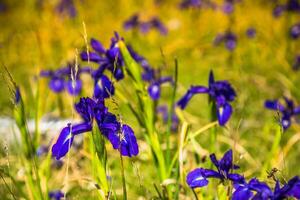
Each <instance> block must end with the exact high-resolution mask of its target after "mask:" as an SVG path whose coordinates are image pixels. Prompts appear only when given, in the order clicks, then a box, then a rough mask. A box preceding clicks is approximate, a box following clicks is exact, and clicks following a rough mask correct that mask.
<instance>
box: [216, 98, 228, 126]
mask: <svg viewBox="0 0 300 200" xmlns="http://www.w3.org/2000/svg"><path fill="white" fill-rule="evenodd" d="M231 114H232V108H231V105H230V104H229V103H225V104H224V106H217V117H218V121H219V124H220V125H221V126H224V125H225V124H226V122H227V121H228V120H229V118H230V116H231Z"/></svg>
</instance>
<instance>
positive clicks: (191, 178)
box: [186, 150, 244, 188]
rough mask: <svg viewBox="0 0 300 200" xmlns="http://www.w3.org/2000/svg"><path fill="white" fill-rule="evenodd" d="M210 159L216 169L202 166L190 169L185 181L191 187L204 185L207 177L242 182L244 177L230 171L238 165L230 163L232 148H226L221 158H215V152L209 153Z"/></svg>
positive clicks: (206, 182)
mask: <svg viewBox="0 0 300 200" xmlns="http://www.w3.org/2000/svg"><path fill="white" fill-rule="evenodd" d="M210 160H211V161H212V163H213V164H214V165H215V167H216V168H217V171H215V170H211V169H204V168H197V169H195V170H193V171H191V172H190V173H189V174H188V175H187V178H186V182H187V184H188V185H189V186H190V187H191V188H197V187H204V186H206V185H207V184H208V180H207V179H208V178H217V179H220V180H221V181H222V182H224V181H225V180H230V181H233V183H243V181H244V177H243V176H242V175H239V174H236V173H231V172H230V171H232V170H235V169H238V168H239V166H237V165H234V164H233V163H232V150H228V151H227V152H226V153H225V154H224V156H223V158H222V159H221V160H217V158H216V156H215V154H211V155H210Z"/></svg>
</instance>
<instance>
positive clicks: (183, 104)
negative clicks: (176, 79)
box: [177, 90, 194, 109]
mask: <svg viewBox="0 0 300 200" xmlns="http://www.w3.org/2000/svg"><path fill="white" fill-rule="evenodd" d="M193 95H194V94H193V93H191V92H190V90H188V91H187V93H186V94H185V95H184V96H183V97H182V98H181V99H180V100H179V101H178V102H177V105H178V106H179V107H180V108H181V109H184V108H185V107H186V106H187V104H188V102H189V101H190V100H191V98H192V97H193Z"/></svg>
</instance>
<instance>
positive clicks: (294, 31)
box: [290, 23, 300, 39]
mask: <svg viewBox="0 0 300 200" xmlns="http://www.w3.org/2000/svg"><path fill="white" fill-rule="evenodd" d="M290 36H291V38H292V39H298V38H299V36H300V23H297V24H295V25H293V26H292V27H291V29H290Z"/></svg>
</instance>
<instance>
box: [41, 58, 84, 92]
mask: <svg viewBox="0 0 300 200" xmlns="http://www.w3.org/2000/svg"><path fill="white" fill-rule="evenodd" d="M72 65H73V63H68V65H67V66H66V67H62V68H59V69H57V70H42V71H41V73H40V76H41V77H47V78H50V81H49V88H50V89H51V90H52V91H53V92H55V93H60V92H63V91H64V90H65V89H66V90H67V91H68V93H69V94H71V95H75V96H76V95H78V94H79V93H80V92H81V89H82V81H81V80H80V74H82V73H88V72H89V71H90V68H87V67H85V68H80V67H79V68H78V71H77V73H76V74H75V71H73V70H72ZM73 79H74V80H73Z"/></svg>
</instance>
